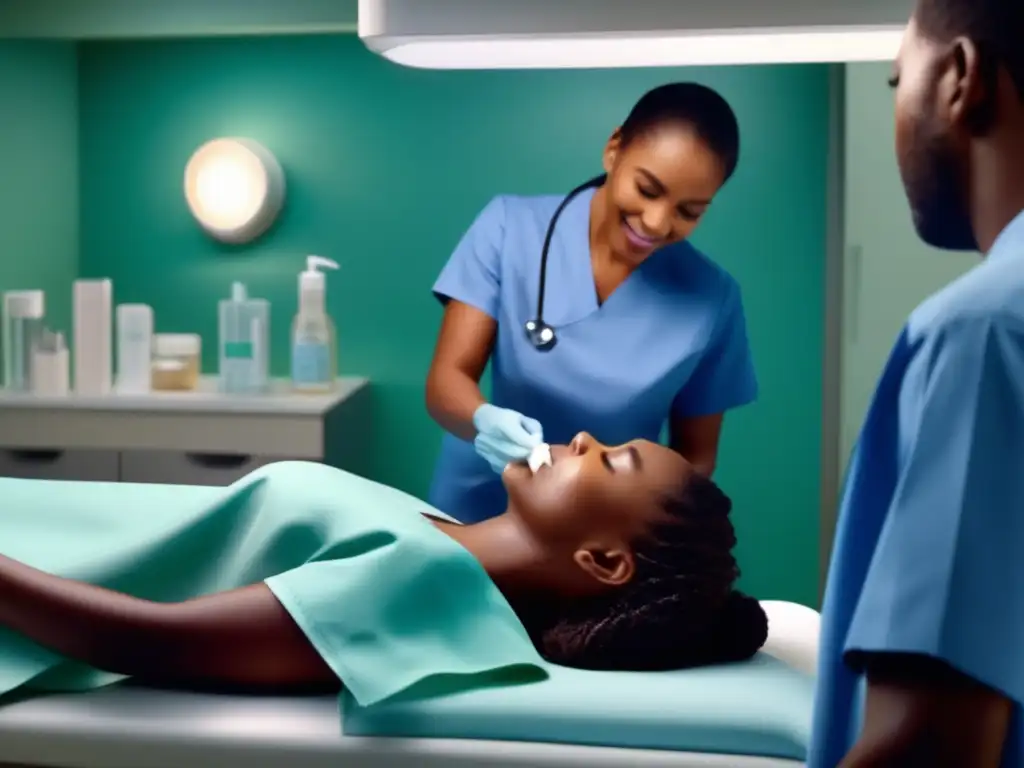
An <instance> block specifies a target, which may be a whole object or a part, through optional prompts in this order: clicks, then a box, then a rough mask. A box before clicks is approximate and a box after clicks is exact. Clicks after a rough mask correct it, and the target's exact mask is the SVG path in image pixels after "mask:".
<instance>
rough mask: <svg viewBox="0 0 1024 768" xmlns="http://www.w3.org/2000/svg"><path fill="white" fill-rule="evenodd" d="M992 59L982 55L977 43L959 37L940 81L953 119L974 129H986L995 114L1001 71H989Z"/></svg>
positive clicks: (950, 49) (972, 130)
mask: <svg viewBox="0 0 1024 768" xmlns="http://www.w3.org/2000/svg"><path fill="white" fill-rule="evenodd" d="M990 67H991V62H990V61H989V60H988V59H986V58H984V57H983V56H982V52H981V50H980V49H979V48H978V45H977V43H975V42H974V41H973V40H971V39H970V38H967V37H958V38H957V39H956V40H954V41H953V43H952V44H951V45H950V47H949V50H948V53H947V64H946V74H945V76H944V77H943V79H942V81H941V82H940V86H939V87H940V89H941V90H940V97H941V98H942V101H943V105H942V106H943V107H944V108H945V109H946V110H948V113H949V120H950V122H951V123H954V124H956V123H959V124H961V125H964V126H967V128H968V129H969V130H970V131H971V132H972V133H984V132H985V131H987V130H988V128H989V126H990V125H991V122H992V118H993V117H994V116H995V103H996V93H995V89H997V88H998V73H997V72H994V71H988V70H989V69H990Z"/></svg>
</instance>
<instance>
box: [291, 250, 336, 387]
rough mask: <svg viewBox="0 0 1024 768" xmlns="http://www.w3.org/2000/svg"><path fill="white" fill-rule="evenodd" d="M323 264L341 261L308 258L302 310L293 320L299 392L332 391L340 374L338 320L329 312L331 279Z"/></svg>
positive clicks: (301, 284)
mask: <svg viewBox="0 0 1024 768" xmlns="http://www.w3.org/2000/svg"><path fill="white" fill-rule="evenodd" d="M319 267H327V268H328V269H337V268H338V265H337V264H336V263H335V262H333V261H331V260H330V259H325V258H323V257H321V256H309V257H307V258H306V271H305V272H302V273H301V274H300V275H299V311H298V314H296V315H295V321H294V322H293V323H292V386H293V387H294V388H295V390H296V391H298V392H329V391H330V390H332V389H333V388H334V384H335V379H337V376H338V373H337V371H338V358H337V354H338V353H337V346H336V345H337V340H336V335H335V329H334V323H333V322H332V321H331V318H330V316H328V314H327V309H326V305H327V280H326V276H325V275H324V273H323V272H321V271H320V270H319Z"/></svg>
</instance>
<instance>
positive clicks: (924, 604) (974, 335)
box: [807, 214, 1024, 768]
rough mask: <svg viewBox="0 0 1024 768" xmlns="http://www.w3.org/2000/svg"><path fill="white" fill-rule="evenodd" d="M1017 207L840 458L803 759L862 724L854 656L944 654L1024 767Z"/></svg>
mask: <svg viewBox="0 0 1024 768" xmlns="http://www.w3.org/2000/svg"><path fill="white" fill-rule="evenodd" d="M1022 467H1024V214H1022V215H1021V216H1019V217H1018V218H1017V219H1016V220H1015V221H1014V222H1013V223H1012V224H1011V225H1010V226H1009V227H1008V228H1007V229H1006V230H1004V232H1003V233H1002V235H1001V236H1000V237H999V238H998V240H997V241H996V243H995V245H994V247H993V248H992V250H991V252H990V253H989V255H988V257H987V258H986V260H985V261H984V262H982V263H981V264H980V265H978V266H977V267H975V268H974V269H973V270H971V271H970V272H968V273H967V274H966V275H964V276H963V277H962V278H960V279H959V280H957V281H955V282H953V283H952V284H950V285H949V286H947V287H946V288H945V289H943V290H942V291H940V292H938V293H937V294H935V295H934V296H932V297H931V298H929V299H928V300H926V301H925V302H924V303H923V304H921V306H919V307H918V308H917V309H916V310H915V311H914V312H913V314H911V316H910V318H909V320H908V321H907V323H906V325H905V326H904V328H903V330H902V332H901V333H900V336H899V338H898V339H897V341H896V344H895V346H894V348H893V350H892V353H891V354H890V356H889V360H888V362H887V363H886V366H885V369H884V372H883V373H882V377H881V379H880V381H879V384H878V389H877V391H876V392H875V396H874V400H873V401H872V403H871V407H870V409H869V411H868V415H867V418H866V420H865V422H864V427H863V430H862V432H861V435H860V440H859V442H858V445H857V448H856V450H855V452H854V455H853V458H852V459H851V464H850V468H849V471H848V475H847V481H846V487H845V489H844V492H843V499H842V505H841V508H840V514H839V521H838V528H837V532H836V539H835V547H834V550H833V556H832V563H831V566H830V570H829V576H828V586H827V589H826V596H825V603H824V607H823V612H822V636H821V646H820V648H821V651H820V656H819V674H818V691H817V698H816V706H815V718H814V732H813V739H812V747H811V751H810V754H809V759H808V762H807V765H808V766H809V768H833V766H835V765H838V764H839V762H840V761H841V760H842V758H843V756H844V755H845V754H846V752H847V751H848V750H849V749H850V748H851V747H852V745H853V743H854V742H855V740H856V738H857V735H858V733H859V731H860V726H861V722H862V708H863V695H864V686H865V684H864V681H863V677H862V674H861V673H862V669H861V667H860V664H859V659H860V658H862V657H863V655H864V654H871V653H886V652H889V653H909V654H917V655H924V656H928V657H931V658H934V659H938V660H940V661H943V662H946V663H947V664H949V665H950V666H951V667H953V668H954V669H957V670H959V671H960V672H962V673H964V674H966V675H969V676H970V677H972V678H974V679H975V680H978V681H979V682H981V683H983V684H985V685H987V686H989V687H991V688H993V689H995V690H997V691H999V692H1001V693H1002V694H1004V695H1005V696H1006V697H1007V698H1009V699H1010V700H1011V701H1012V702H1013V703H1014V713H1013V720H1012V724H1011V728H1010V733H1009V738H1008V744H1007V747H1006V750H1005V753H1004V757H1003V762H1002V766H1003V768H1022V767H1024V738H1022V736H1024V731H1022V720H1021V706H1022V704H1024V598H1022V595H1024V472H1022V471H1021V468H1022Z"/></svg>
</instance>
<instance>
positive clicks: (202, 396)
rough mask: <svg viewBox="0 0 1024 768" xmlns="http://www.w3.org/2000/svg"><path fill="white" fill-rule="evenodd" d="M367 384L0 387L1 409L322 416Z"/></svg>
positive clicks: (349, 379)
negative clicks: (86, 390) (320, 387)
mask: <svg viewBox="0 0 1024 768" xmlns="http://www.w3.org/2000/svg"><path fill="white" fill-rule="evenodd" d="M368 383H369V381H368V380H367V379H366V378H363V377H360V376H342V377H340V378H339V379H338V381H337V386H336V387H335V389H334V390H333V391H332V392H326V393H316V394H304V393H298V392H294V391H293V390H292V389H291V384H290V382H289V381H288V380H287V379H275V380H273V381H272V382H271V388H270V391H269V392H268V393H267V394H263V395H226V394H222V393H221V392H218V391H217V379H216V377H212V376H210V377H203V378H202V379H201V381H200V385H199V389H198V390H196V391H193V392H151V393H149V394H144V395H120V394H116V393H114V394H110V395H76V394H74V393H71V394H69V395H65V396H41V395H33V394H31V393H26V392H11V391H7V390H2V389H0V411H3V410H18V411H24V410H46V411H54V410H57V411H61V410H74V411H114V412H135V413H137V412H154V411H157V412H168V411H170V412H175V413H223V414H231V415H246V414H295V415H302V416H318V415H323V414H325V413H327V412H329V411H330V410H331V409H333V408H334V407H335V406H336V405H337V404H338V403H340V402H341V401H343V400H345V399H346V398H348V397H350V396H351V395H352V394H353V393H354V392H356V391H357V390H359V389H361V388H363V387H364V386H366V385H367V384H368Z"/></svg>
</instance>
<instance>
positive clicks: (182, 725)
mask: <svg viewBox="0 0 1024 768" xmlns="http://www.w3.org/2000/svg"><path fill="white" fill-rule="evenodd" d="M762 605H764V607H765V610H766V612H767V613H768V616H769V624H770V629H769V638H768V642H767V643H766V644H765V647H764V648H763V650H762V654H764V655H765V656H766V657H771V658H770V661H771V663H775V662H776V661H779V662H783V663H784V665H785V667H787V668H792V669H795V670H798V671H799V672H800V673H802V674H801V676H800V677H801V678H802V677H803V676H806V677H807V678H808V679H810V678H811V677H813V675H814V673H815V669H816V665H817V648H818V633H819V615H818V614H817V612H815V611H813V610H812V609H810V608H806V607H804V606H800V605H796V604H794V603H786V602H778V601H766V602H764V603H762ZM809 687H812V686H809ZM748 703H749V702H748ZM798 703H799V712H797V713H796V719H797V720H798V721H799V722H798V723H797V726H798V727H795V728H793V729H792V730H793V731H794V734H791V736H792V738H794V739H797V740H801V741H802V740H805V739H806V736H807V735H808V734H809V729H810V719H811V703H812V700H811V698H810V697H808V696H803V697H802V698H800V700H799V702H798ZM766 707H767V709H766V713H767V712H768V710H770V709H771V708H772V704H771V703H770V702H769V703H766ZM804 715H806V721H804ZM766 719H767V718H766ZM797 732H798V733H797ZM803 743H804V744H805V743H806V742H805V741H804V742H803ZM0 761H6V762H0V768H28V767H29V766H31V767H32V768H36V767H39V768H43V767H44V766H45V767H46V768H182V766H187V767H188V768H234V766H239V768H241V767H243V766H244V768H281V767H282V766H285V767H286V768H328V766H329V767H330V768H391V767H392V766H396V767H397V766H406V765H415V766H416V768H435V767H436V768H442V766H443V767H444V768H483V767H484V766H487V767H488V768H548V767H549V766H550V768H555V767H556V766H558V767H559V768H565V767H566V766H572V765H579V766H586V767H587V768H798V767H799V766H801V765H802V764H803V763H802V761H800V760H796V759H786V758H779V757H775V758H772V757H754V756H748V755H745V754H743V755H741V754H729V753H721V752H720V753H718V754H711V753H697V752H686V751H677V750H667V749H636V748H621V747H609V746H574V745H567V744H556V743H540V742H530V741H522V740H515V741H512V740H502V741H499V740H477V739H467V738H460V739H449V738H406V737H395V736H390V737H383V738H381V737H368V736H356V735H351V733H348V732H346V733H345V734H342V733H341V728H340V727H339V710H338V699H337V697H336V696H329V697H309V698H275V697H262V696H259V697H255V696H254V697H244V696H218V695H202V694H192V693H182V692H169V691H158V690H152V689H147V688H144V687H136V686H131V685H122V686H114V687H110V688H105V689H101V690H96V691H91V692H88V693H81V694H55V695H49V696H43V697H39V698H33V699H30V700H27V701H23V702H16V703H12V704H9V705H7V706H5V707H0Z"/></svg>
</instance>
